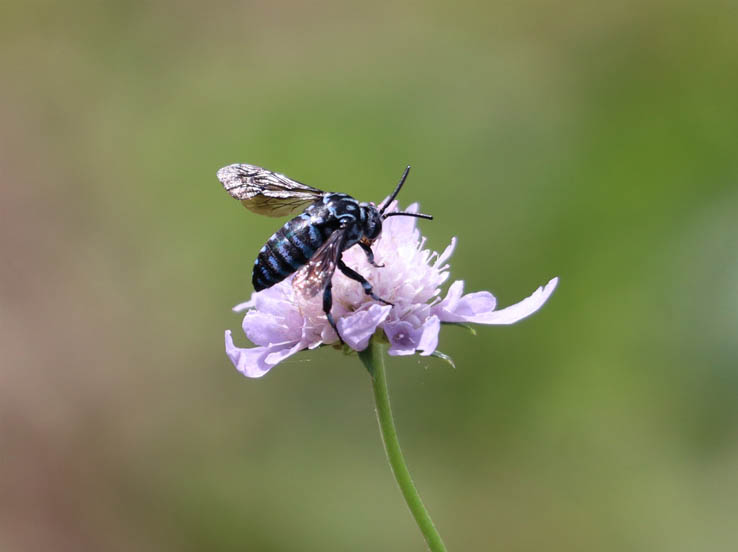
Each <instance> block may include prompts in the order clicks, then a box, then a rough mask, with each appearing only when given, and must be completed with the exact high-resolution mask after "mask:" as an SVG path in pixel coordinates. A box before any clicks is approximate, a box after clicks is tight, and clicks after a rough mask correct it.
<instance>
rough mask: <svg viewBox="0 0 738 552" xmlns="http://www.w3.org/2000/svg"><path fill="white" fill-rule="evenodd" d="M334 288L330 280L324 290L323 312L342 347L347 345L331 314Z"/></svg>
mask: <svg viewBox="0 0 738 552" xmlns="http://www.w3.org/2000/svg"><path fill="white" fill-rule="evenodd" d="M332 287H333V285H332V283H331V281H330V280H328V283H327V284H326V286H325V288H323V312H324V313H325V317H326V318H327V319H328V323H329V324H330V325H331V328H333V331H334V332H336V335H337V336H338V340H339V341H340V342H341V345H345V344H346V343H345V342H344V341H343V338H342V337H341V334H340V333H339V332H338V326H336V321H335V320H333V315H332V314H331V308H332V307H333V293H332V291H331V288H332Z"/></svg>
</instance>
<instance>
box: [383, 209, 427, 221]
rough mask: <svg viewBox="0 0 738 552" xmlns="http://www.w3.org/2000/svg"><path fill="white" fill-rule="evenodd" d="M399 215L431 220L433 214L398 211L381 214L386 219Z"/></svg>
mask: <svg viewBox="0 0 738 552" xmlns="http://www.w3.org/2000/svg"><path fill="white" fill-rule="evenodd" d="M399 216H403V217H416V218H422V219H428V220H433V215H425V214H423V213H400V212H399V211H395V212H394V213H387V214H386V215H382V218H383V219H386V218H387V217H399Z"/></svg>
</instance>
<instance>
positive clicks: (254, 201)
mask: <svg viewBox="0 0 738 552" xmlns="http://www.w3.org/2000/svg"><path fill="white" fill-rule="evenodd" d="M409 172H410V167H409V166H408V167H407V168H406V169H405V172H403V174H402V178H401V179H400V182H399V184H397V186H396V187H395V190H394V192H392V195H391V196H390V197H389V199H388V200H387V201H386V202H385V203H384V204H383V205H382V206H375V205H374V204H373V203H364V202H361V203H360V202H359V201H357V200H356V199H354V198H353V197H351V196H350V195H348V194H343V193H334V192H324V191H322V190H319V189H317V188H313V187H312V186H308V185H306V184H302V183H301V182H298V181H296V180H292V179H291V178H287V177H286V176H284V175H283V174H279V173H275V172H271V171H268V170H266V169H262V168H261V167H257V166H255V165H246V164H234V165H228V166H227V167H223V168H222V169H220V170H219V171H218V180H220V182H221V183H222V184H223V187H224V188H225V189H226V191H227V192H228V193H229V194H230V195H231V196H233V197H234V198H236V199H238V200H239V201H240V202H241V203H242V204H243V206H244V207H246V208H247V209H249V210H250V211H253V212H255V213H258V214H260V215H266V216H271V217H281V216H285V215H288V214H291V213H294V212H295V211H298V210H299V211H302V213H300V214H299V215H297V216H296V217H294V218H293V219H291V220H289V221H287V222H286V223H285V224H284V225H283V226H282V227H281V228H280V229H279V230H277V231H276V232H275V233H274V234H273V235H272V237H271V238H269V240H267V242H266V244H264V247H262V248H261V250H260V251H259V254H258V256H257V257H256V260H255V261H254V271H253V274H252V282H253V284H254V289H255V290H256V291H261V290H263V289H267V288H269V287H271V286H273V285H274V284H277V283H279V282H281V281H282V280H284V279H285V278H287V277H288V276H290V275H291V274H295V273H296V274H295V277H294V279H293V281H292V286H293V288H294V289H295V290H296V291H297V292H299V293H300V294H301V295H302V296H303V297H306V298H310V297H315V296H316V295H317V294H318V293H321V292H322V294H323V312H324V313H325V316H326V318H327V319H328V322H329V324H330V325H331V327H332V328H333V330H334V331H335V332H336V335H337V336H338V339H339V340H340V342H341V344H343V343H344V341H343V338H342V337H341V334H340V333H339V332H338V327H337V326H336V322H335V320H334V319H333V316H332V314H331V307H332V306H333V296H332V294H331V286H332V284H331V279H332V277H333V273H334V272H335V271H336V269H338V270H340V271H341V272H342V273H343V274H345V275H346V276H348V277H349V278H351V279H352V280H356V281H357V282H359V283H360V284H361V286H362V287H363V288H364V292H365V293H366V294H367V295H369V296H370V297H371V298H372V299H374V300H376V301H379V302H382V303H384V304H386V305H392V303H390V302H389V301H386V300H384V299H382V298H380V297H378V296H377V295H376V294H375V293H374V289H373V288H372V285H371V284H370V283H369V282H368V281H367V279H366V278H364V277H363V276H362V275H361V274H359V273H358V272H356V271H355V270H353V269H352V268H350V267H348V266H346V264H345V263H344V262H343V260H342V259H341V257H342V255H343V252H344V251H346V250H347V249H349V248H351V247H353V246H354V245H358V246H359V247H361V249H362V250H363V251H364V253H365V254H366V257H367V259H368V261H369V263H370V264H371V265H372V266H375V267H377V268H382V267H383V266H384V265H378V264H376V263H375V261H374V252H373V251H372V243H373V242H374V241H375V240H376V239H377V238H378V237H379V235H380V234H381V232H382V221H384V220H385V219H387V218H388V217H394V216H407V217H417V218H422V219H429V220H432V219H433V217H432V216H431V215H425V214H422V213H405V212H401V211H396V212H392V213H385V211H386V210H387V207H389V205H390V204H391V203H392V201H393V200H394V199H395V198H396V197H397V194H398V193H400V189H401V188H402V185H403V184H404V183H405V180H406V179H407V175H408V173H409Z"/></svg>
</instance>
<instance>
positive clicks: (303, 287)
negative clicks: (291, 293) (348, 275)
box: [292, 228, 346, 298]
mask: <svg viewBox="0 0 738 552" xmlns="http://www.w3.org/2000/svg"><path fill="white" fill-rule="evenodd" d="M344 243H346V231H345V230H344V229H343V228H339V229H338V230H336V231H335V232H333V233H332V234H331V235H330V236H329V237H328V239H327V240H326V241H325V243H324V244H323V245H321V246H320V247H319V248H318V250H317V251H316V252H315V254H314V255H313V256H312V258H311V259H310V262H308V264H306V265H305V266H304V267H302V268H301V269H300V270H298V271H297V273H296V274H295V278H294V279H293V280H292V287H293V289H295V291H297V292H298V293H300V294H301V295H302V296H303V297H306V298H310V297H315V296H316V295H317V294H318V293H319V292H321V291H323V289H325V286H326V285H327V284H328V282H330V280H331V277H332V276H333V273H334V272H335V271H336V265H337V264H338V259H339V257H340V256H341V251H343V245H344Z"/></svg>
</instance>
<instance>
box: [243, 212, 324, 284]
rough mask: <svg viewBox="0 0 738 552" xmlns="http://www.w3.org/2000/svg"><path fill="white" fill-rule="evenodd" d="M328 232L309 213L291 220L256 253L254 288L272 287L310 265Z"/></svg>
mask: <svg viewBox="0 0 738 552" xmlns="http://www.w3.org/2000/svg"><path fill="white" fill-rule="evenodd" d="M326 234H327V235H326ZM328 235H330V230H329V229H327V228H326V227H325V226H322V225H317V224H311V223H310V217H309V216H306V215H305V214H302V215H300V216H298V217H295V218H294V219H292V220H290V221H289V222H287V223H286V224H285V225H284V226H282V228H280V229H279V230H277V232H275V234H274V235H273V236H272V237H271V238H269V240H268V241H267V242H266V244H265V245H264V247H262V248H261V251H259V255H258V256H257V257H256V261H255V262H254V274H253V284H254V289H255V290H256V291H261V290H262V289H266V288H268V287H271V286H273V285H274V284H276V283H278V282H281V281H282V280H284V279H285V278H287V276H289V275H290V274H292V273H293V272H295V271H297V270H298V269H299V268H301V267H302V266H304V265H306V264H307V262H308V261H309V260H310V258H311V257H312V256H313V255H314V254H315V252H316V251H317V250H318V248H319V247H320V246H321V245H322V244H323V242H325V240H326V238H327V237H328Z"/></svg>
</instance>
